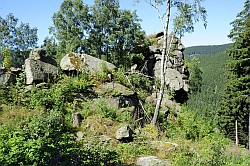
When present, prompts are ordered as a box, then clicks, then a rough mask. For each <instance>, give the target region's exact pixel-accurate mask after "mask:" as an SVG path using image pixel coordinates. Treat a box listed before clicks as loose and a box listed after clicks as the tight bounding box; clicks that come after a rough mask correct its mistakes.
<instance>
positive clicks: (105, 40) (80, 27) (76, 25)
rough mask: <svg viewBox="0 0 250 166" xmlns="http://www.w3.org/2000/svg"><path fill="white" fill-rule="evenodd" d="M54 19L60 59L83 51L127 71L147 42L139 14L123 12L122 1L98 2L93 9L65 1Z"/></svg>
mask: <svg viewBox="0 0 250 166" xmlns="http://www.w3.org/2000/svg"><path fill="white" fill-rule="evenodd" d="M52 19H53V23H54V26H53V27H51V28H50V29H51V33H52V34H53V36H54V38H56V39H57V40H58V42H59V43H58V48H59V49H58V52H59V50H60V52H59V54H61V55H59V56H63V55H64V54H65V53H68V52H71V51H72V52H83V53H88V54H90V55H93V56H95V57H98V58H101V59H104V60H107V61H109V62H111V63H114V64H115V65H117V66H120V65H121V66H123V67H125V68H126V67H128V66H129V65H130V63H131V61H132V58H133V56H135V55H136V54H137V48H138V47H139V46H142V45H143V44H144V43H146V42H145V32H144V31H142V29H141V26H140V24H139V22H140V19H139V18H138V16H137V15H136V12H131V11H130V10H121V9H120V7H119V1H118V0H95V2H94V5H93V6H88V5H86V4H84V3H83V2H82V1H81V0H64V1H63V3H62V4H61V7H60V10H59V11H58V12H57V13H55V14H54V16H53V18H52Z"/></svg>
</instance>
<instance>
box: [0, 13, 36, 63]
mask: <svg viewBox="0 0 250 166" xmlns="http://www.w3.org/2000/svg"><path fill="white" fill-rule="evenodd" d="M18 21H19V20H18V18H16V17H15V16H14V15H13V14H12V13H10V14H8V15H7V16H6V18H2V17H0V51H1V50H3V49H4V48H8V49H10V51H11V56H12V59H13V61H14V62H13V64H14V65H15V66H17V67H20V66H21V65H22V64H23V61H24V59H25V58H26V57H27V55H28V52H27V51H29V50H30V49H32V48H34V47H35V46H36V44H37V41H38V38H37V28H31V27H30V25H29V24H28V23H23V22H21V23H20V24H19V22H18Z"/></svg>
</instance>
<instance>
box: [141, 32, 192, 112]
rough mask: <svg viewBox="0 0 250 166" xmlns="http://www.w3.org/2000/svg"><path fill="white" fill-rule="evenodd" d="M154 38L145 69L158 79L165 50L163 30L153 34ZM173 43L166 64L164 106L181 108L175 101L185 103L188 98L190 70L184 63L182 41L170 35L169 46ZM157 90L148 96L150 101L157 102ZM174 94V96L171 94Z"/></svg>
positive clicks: (148, 73)
mask: <svg viewBox="0 0 250 166" xmlns="http://www.w3.org/2000/svg"><path fill="white" fill-rule="evenodd" d="M153 38H154V39H153V40H154V41H156V42H155V43H154V44H153V45H152V46H150V47H149V50H150V51H149V54H148V55H146V59H147V64H146V66H147V68H146V70H145V69H144V70H143V71H144V72H145V71H146V73H145V74H147V75H149V76H152V77H154V78H155V81H156V80H157V79H160V67H161V52H162V50H163V32H159V33H157V34H155V35H153ZM170 41H172V44H171V48H172V49H171V51H170V52H171V53H170V55H169V60H168V62H167V64H166V68H165V70H166V74H165V81H166V88H165V93H164V96H163V101H162V107H163V108H164V107H168V108H171V109H176V107H177V110H180V108H179V106H178V105H176V104H175V103H183V102H184V101H186V100H187V98H188V92H189V86H188V76H189V73H188V70H187V67H186V66H185V65H184V55H183V51H184V50H185V47H184V46H183V44H182V43H181V41H180V40H179V39H178V38H177V37H176V36H174V35H170V36H169V37H168V47H169V45H170ZM157 93H158V92H157V90H156V91H155V92H154V93H153V94H152V95H151V96H150V97H148V99H147V101H148V102H153V103H155V102H156V99H157ZM171 95H172V96H171Z"/></svg>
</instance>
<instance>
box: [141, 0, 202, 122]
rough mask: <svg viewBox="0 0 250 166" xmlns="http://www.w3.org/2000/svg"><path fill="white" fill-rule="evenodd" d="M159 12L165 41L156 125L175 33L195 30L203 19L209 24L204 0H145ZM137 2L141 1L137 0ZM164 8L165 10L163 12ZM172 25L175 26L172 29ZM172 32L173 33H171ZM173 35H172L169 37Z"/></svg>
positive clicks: (181, 34)
mask: <svg viewBox="0 0 250 166" xmlns="http://www.w3.org/2000/svg"><path fill="white" fill-rule="evenodd" d="M144 1H145V2H146V3H148V4H149V5H150V6H151V7H153V8H154V9H155V10H156V11H157V13H158V17H159V19H160V21H161V24H162V30H163V32H164V42H163V49H162V55H161V67H160V68H161V69H160V93H159V96H158V99H157V103H156V107H155V111H154V116H153V118H152V121H151V124H152V125H153V126H155V125H156V122H157V118H158V115H159V110H160V106H161V102H162V98H163V94H164V89H165V75H166V67H167V65H166V64H167V62H168V61H169V56H170V50H171V43H172V39H173V36H174V35H178V36H180V38H181V37H182V36H183V35H184V34H185V33H186V32H188V33H190V32H193V31H194V24H195V23H196V22H198V21H200V20H201V21H203V23H204V27H205V28H206V26H207V21H206V16H207V11H206V9H205V8H204V7H202V5H201V3H202V2H203V0H144ZM137 2H139V1H138V0H137ZM162 8H164V10H165V11H163V12H162ZM170 25H172V26H173V28H172V30H171V31H170V28H169V27H170ZM169 33H171V34H172V35H169ZM169 36H172V37H169Z"/></svg>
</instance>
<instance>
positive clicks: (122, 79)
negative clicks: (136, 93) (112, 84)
mask: <svg viewBox="0 0 250 166" xmlns="http://www.w3.org/2000/svg"><path fill="white" fill-rule="evenodd" d="M124 73H125V71H124V70H123V69H122V68H118V70H117V72H115V73H114V81H117V82H119V83H120V84H122V85H124V86H126V87H130V84H129V82H128V79H127V78H126V76H125V74H124Z"/></svg>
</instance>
